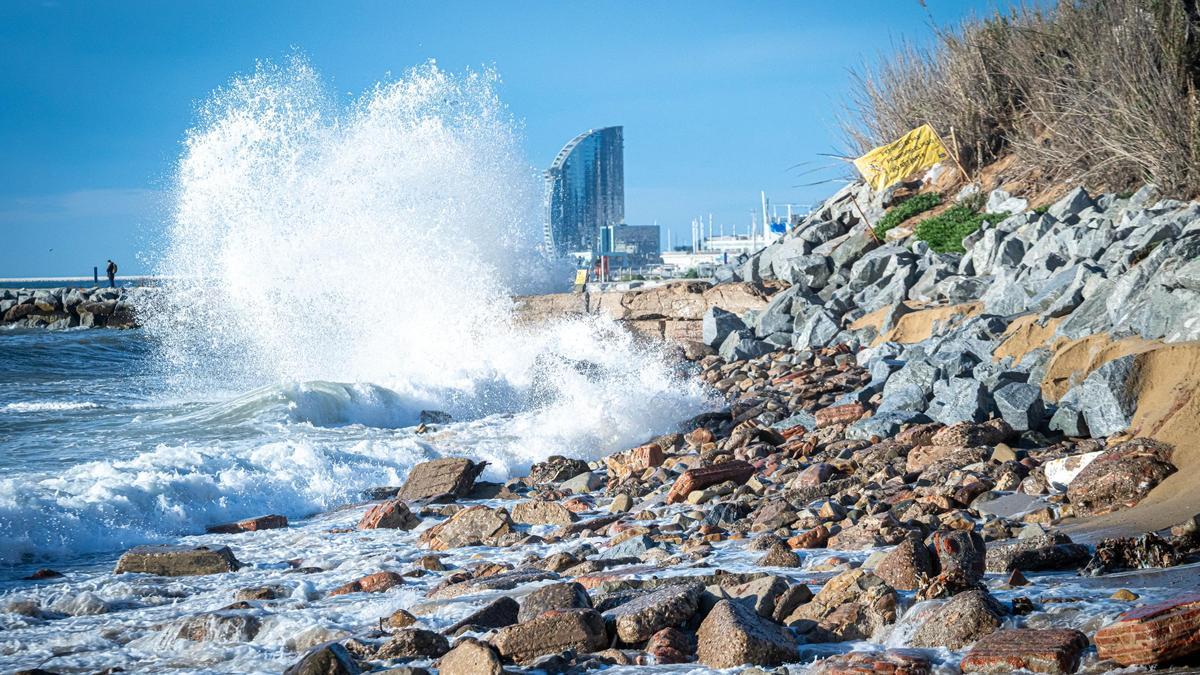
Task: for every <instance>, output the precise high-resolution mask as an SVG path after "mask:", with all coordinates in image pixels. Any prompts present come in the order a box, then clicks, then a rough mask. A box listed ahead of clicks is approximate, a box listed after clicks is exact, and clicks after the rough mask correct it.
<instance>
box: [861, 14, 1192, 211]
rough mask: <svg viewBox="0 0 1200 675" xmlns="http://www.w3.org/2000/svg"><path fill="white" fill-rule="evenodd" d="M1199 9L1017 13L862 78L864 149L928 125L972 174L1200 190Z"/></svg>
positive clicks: (941, 36)
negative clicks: (1010, 165) (999, 170)
mask: <svg viewBox="0 0 1200 675" xmlns="http://www.w3.org/2000/svg"><path fill="white" fill-rule="evenodd" d="M1196 5H1197V0H1077V1H1075V2H1067V1H1064V2H1061V3H1060V4H1059V5H1058V6H1057V7H1055V8H1053V9H1038V8H1035V7H1030V6H1022V7H1018V8H1016V9H1013V10H1011V11H1009V12H1007V13H996V14H993V15H990V16H987V17H984V18H980V19H972V20H970V21H967V22H966V23H964V24H962V25H960V26H957V27H954V28H950V29H938V30H937V39H936V40H935V42H934V44H933V46H932V47H930V48H928V49H919V48H915V47H912V46H902V47H900V48H899V49H898V50H897V52H896V53H895V54H894V55H891V56H888V57H886V58H883V59H881V62H880V65H879V66H877V67H874V68H864V69H862V70H860V71H859V72H858V73H856V75H855V77H856V81H857V84H858V92H857V95H856V96H855V97H854V99H853V100H852V101H851V102H850V109H851V113H852V117H851V119H850V122H849V123H848V124H847V125H845V127H844V128H845V130H846V132H847V135H848V137H849V138H850V140H851V142H852V143H853V144H855V145H856V146H858V148H859V149H860V150H865V149H867V148H870V147H872V146H875V145H879V144H881V143H886V142H888V141H891V140H893V139H895V138H897V137H899V136H900V135H902V134H903V133H905V132H906V131H908V130H910V129H912V128H913V127H916V126H918V125H920V124H923V123H926V122H928V123H931V124H932V125H933V126H934V128H936V129H938V130H939V132H941V133H942V135H943V138H945V139H946V141H947V142H949V141H950V137H951V133H950V132H951V130H953V139H954V141H955V144H956V150H957V152H958V155H959V158H960V159H961V161H962V162H963V164H964V165H966V166H967V168H968V170H975V169H978V168H979V167H982V166H984V165H986V164H987V163H989V162H991V161H992V160H994V159H996V158H997V157H999V156H1000V155H1001V154H1003V153H1005V152H1009V151H1015V152H1016V153H1017V154H1018V156H1019V157H1020V158H1021V159H1022V160H1023V163H1024V164H1025V165H1026V166H1027V168H1029V169H1031V170H1035V171H1036V172H1037V173H1038V174H1040V175H1041V176H1042V177H1043V179H1044V180H1045V181H1047V182H1051V181H1056V180H1068V179H1069V180H1076V181H1082V182H1085V183H1088V184H1091V185H1103V186H1108V187H1112V188H1124V187H1133V186H1135V185H1136V184H1137V183H1140V182H1143V181H1152V182H1155V183H1157V184H1158V185H1159V186H1160V187H1162V188H1163V189H1164V190H1165V191H1167V192H1169V193H1172V194H1177V195H1181V196H1192V195H1195V194H1196V193H1197V192H1198V191H1200V98H1198V95H1197V88H1198V87H1197V84H1198V83H1200V47H1198V42H1200V40H1198V38H1200V12H1198V11H1197V8H1196Z"/></svg>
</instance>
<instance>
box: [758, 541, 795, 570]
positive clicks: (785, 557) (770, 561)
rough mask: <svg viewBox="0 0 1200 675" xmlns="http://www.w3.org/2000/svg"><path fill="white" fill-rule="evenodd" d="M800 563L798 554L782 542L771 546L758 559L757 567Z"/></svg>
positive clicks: (788, 565)
mask: <svg viewBox="0 0 1200 675" xmlns="http://www.w3.org/2000/svg"><path fill="white" fill-rule="evenodd" d="M800 563H801V559H800V556H798V555H796V553H795V552H794V551H792V549H790V548H788V547H787V545H786V544H782V543H779V544H775V545H774V546H772V547H771V549H770V550H769V551H767V554H766V555H764V556H763V557H762V558H759V560H758V566H759V567H799V566H800Z"/></svg>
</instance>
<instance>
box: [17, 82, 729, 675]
mask: <svg viewBox="0 0 1200 675" xmlns="http://www.w3.org/2000/svg"><path fill="white" fill-rule="evenodd" d="M497 85H498V78H497V77H496V76H495V74H494V73H490V72H487V71H481V72H463V73H449V72H446V71H443V70H441V69H439V68H438V67H437V66H436V65H433V64H425V65H422V66H419V67H417V68H414V69H412V70H411V71H409V72H407V73H405V74H403V75H401V76H398V77H396V78H394V79H391V80H388V81H384V82H380V83H379V84H377V85H376V86H374V87H372V88H370V89H369V90H367V91H365V92H363V93H362V94H361V95H358V96H355V97H352V98H350V99H349V100H347V99H346V98H345V97H344V95H342V94H340V93H337V92H335V91H334V90H333V89H332V88H331V87H330V86H329V85H328V83H327V82H326V81H324V80H323V79H322V78H321V76H320V75H319V74H318V73H317V72H316V71H315V69H314V68H312V67H311V65H310V64H308V63H307V62H306V61H304V60H303V59H301V58H294V59H292V60H289V61H287V62H284V63H280V64H270V63H264V64H260V65H259V66H258V68H257V69H256V70H255V71H254V72H253V73H251V74H248V75H245V76H241V77H237V78H234V79H233V80H231V81H230V82H229V83H228V84H226V85H225V86H222V87H220V88H219V89H217V90H216V91H214V93H213V94H212V96H211V97H210V99H209V100H208V101H206V102H205V103H204V104H203V105H202V106H201V107H200V109H199V110H198V112H197V123H196V126H195V127H194V128H192V129H190V130H188V131H187V133H186V135H185V139H184V143H183V147H184V149H183V152H182V155H181V157H180V160H179V163H178V167H177V169H176V175H175V176H174V178H173V181H172V183H173V190H172V192H171V195H170V200H171V204H172V206H171V208H170V209H169V214H168V216H167V217H166V220H165V222H163V223H161V224H160V225H161V226H160V228H159V231H160V234H159V236H158V237H157V238H156V239H155V241H154V242H153V243H152V244H150V245H149V246H148V251H147V256H149V257H150V258H151V259H153V260H154V261H155V262H154V269H153V271H152V272H153V276H155V277H156V278H157V279H158V281H157V283H156V288H155V292H154V293H153V294H152V295H153V298H154V300H153V301H152V302H147V303H146V306H139V307H138V312H139V317H140V320H141V324H142V327H140V328H138V329H134V330H108V329H94V330H88V329H80V330H55V331H50V330H42V329H37V330H34V329H12V328H10V329H7V330H3V331H0V671H9V670H14V669H19V668H34V667H41V668H46V669H50V670H57V671H64V672H94V671H97V670H100V669H102V668H107V667H115V666H119V667H121V668H124V669H126V670H132V671H145V672H162V671H167V670H170V671H179V672H278V671H280V670H282V669H283V668H284V667H286V665H287V664H288V663H290V662H291V661H294V660H295V659H296V658H297V654H298V652H297V650H302V649H303V648H305V647H307V646H310V644H316V643H318V642H321V641H324V640H325V639H330V636H335V635H339V634H341V632H346V631H357V630H361V628H362V626H363V625H371V624H372V623H373V622H376V621H377V620H378V619H379V618H380V617H386V616H387V615H388V614H389V613H390V612H392V611H394V610H395V609H398V608H400V607H403V606H407V605H409V604H412V603H415V602H416V601H417V599H418V598H419V596H420V594H419V593H417V592H416V591H405V592H401V593H388V594H383V595H384V596H387V597H378V598H370V599H368V600H366V601H363V600H362V598H358V599H356V600H354V601H353V602H346V601H344V600H337V599H330V600H329V601H324V600H322V601H318V599H319V598H320V597H322V596H323V594H324V592H325V591H327V590H328V589H327V588H325V587H326V586H328V585H330V584H334V585H336V584H339V583H345V582H346V581H348V580H350V579H353V578H356V575H357V576H361V575H363V574H366V573H370V572H373V571H377V570H378V569H381V568H383V569H391V568H393V567H394V566H401V565H403V563H404V561H406V560H411V559H415V558H416V557H418V556H420V555H423V554H424V553H426V552H427V551H422V550H421V549H420V548H419V547H417V546H416V542H415V534H413V535H411V536H410V535H409V534H408V533H396V532H392V533H385V535H384V536H377V533H368V534H365V535H358V536H352V537H340V538H337V537H334V536H332V535H331V534H330V533H329V530H330V529H335V528H337V527H347V526H349V527H352V526H353V525H354V523H355V522H356V519H357V518H358V517H359V516H361V513H360V512H359V511H361V509H358V510H355V509H353V508H350V507H351V505H356V504H362V503H363V501H364V499H365V496H364V495H365V491H366V490H368V489H370V488H373V487H380V486H398V485H401V484H402V483H403V481H404V479H405V478H406V476H407V475H408V472H409V471H410V470H411V468H412V467H413V466H414V465H416V464H417V463H419V462H422V461H425V460H429V459H433V458H437V457H444V456H464V457H470V458H472V459H475V460H479V461H485V462H487V468H486V470H485V472H484V474H483V475H482V476H481V480H488V481H495V482H501V481H504V480H506V479H508V478H510V477H514V476H520V475H523V474H524V472H525V471H526V470H527V469H528V468H529V467H530V466H531V465H532V464H533V463H535V462H538V461H541V460H544V459H546V458H548V457H550V456H552V455H565V456H570V457H578V458H583V459H588V460H595V459H598V458H600V457H602V456H604V455H605V454H607V453H610V452H613V451H617V450H621V449H624V448H628V447H633V446H634V445H637V444H640V443H642V442H645V440H646V439H648V438H649V437H651V436H653V435H654V434H658V433H663V432H667V431H671V430H674V429H675V428H676V427H677V426H678V425H679V424H680V422H682V421H684V420H686V419H688V418H690V417H692V416H694V415H696V414H699V413H701V412H704V411H706V410H710V409H712V408H713V406H714V405H716V399H715V397H714V396H713V393H712V392H710V391H706V390H705V389H703V388H702V387H701V386H699V385H698V384H696V383H695V382H694V380H693V379H691V378H689V377H688V372H686V371H685V370H683V369H681V367H680V366H679V365H678V363H677V362H676V360H674V359H672V358H670V357H669V355H668V354H666V353H665V352H664V351H663V350H662V349H661V348H659V347H657V346H654V345H650V344H646V343H644V342H641V341H639V340H636V339H635V338H633V337H632V336H630V335H629V334H628V333H627V332H626V331H624V330H621V329H620V328H618V327H617V326H616V325H614V324H612V323H611V322H609V321H606V320H604V319H601V318H591V317H588V318H577V319H564V320H561V321H554V322H550V323H547V324H539V325H523V324H522V323H521V322H520V321H519V320H518V319H517V317H516V315H515V314H514V311H513V309H514V304H513V299H512V298H513V296H516V295H520V294H524V293H534V292H542V291H547V290H566V289H568V288H569V284H570V280H571V277H572V275H571V274H570V272H571V271H570V270H567V269H563V268H562V267H561V265H558V264H556V263H553V262H551V261H549V260H548V259H546V258H545V257H544V256H543V255H542V254H541V253H540V249H539V244H540V242H541V236H542V234H541V226H540V214H541V204H540V192H539V190H540V187H539V185H540V184H539V180H540V178H539V175H538V172H537V171H536V170H534V169H533V168H532V167H531V166H530V165H529V163H528V162H527V161H526V160H525V159H524V158H523V155H522V152H521V150H520V125H519V124H518V123H517V122H516V121H514V119H513V118H512V116H511V115H510V114H509V113H508V111H507V109H506V108H505V107H504V106H503V105H502V104H501V102H500V100H499V97H498V95H497ZM51 283H52V282H51ZM428 411H436V412H438V413H444V415H437V416H435V417H436V418H437V419H439V420H442V421H440V422H439V423H436V424H428V425H426V426H425V427H424V428H418V425H419V423H420V422H421V420H422V413H424V412H428ZM445 415H449V419H450V420H451V421H449V422H445V421H444V420H445V419H446V417H445ZM425 419H432V418H431V417H430V416H428V415H426V417H425ZM265 514H281V515H285V516H287V517H288V519H289V520H290V521H291V524H292V525H291V527H289V528H287V529H286V530H276V531H269V532H260V533H255V534H254V535H253V536H242V537H240V538H238V539H237V540H236V541H235V542H233V543H232V545H233V548H234V549H235V553H236V555H237V556H238V558H239V560H241V561H242V562H243V563H244V564H245V565H246V566H247V567H246V568H244V569H243V570H242V571H240V572H239V573H238V574H236V575H224V576H227V577H229V578H228V579H224V578H221V579H214V578H207V581H205V580H204V579H199V578H197V579H158V578H143V577H141V576H138V575H134V577H130V575H120V576H116V575H113V574H111V572H112V570H113V566H114V565H115V563H116V561H117V559H118V557H119V556H120V555H121V553H122V552H123V551H125V550H127V549H128V548H130V547H133V546H136V545H139V544H157V543H188V544H197V543H206V542H208V543H215V542H218V541H220V542H221V543H226V544H229V543H231V542H229V541H228V539H227V537H226V538H224V539H223V538H221V537H217V536H213V535H206V534H204V533H205V528H206V526H210V525H213V524H218V523H224V522H229V521H234V520H238V519H243V518H248V517H254V516H259V515H265ZM525 554H526V553H522V552H515V551H514V552H512V553H511V556H513V557H514V561H513V562H517V559H516V558H517V557H519V556H522V555H525ZM469 555H471V554H470V553H466V554H464V556H469ZM289 561H292V563H295V562H297V561H303V565H304V566H309V567H311V566H316V567H320V568H323V569H325V570H327V572H326V573H325V574H322V575H316V576H314V577H306V578H301V577H299V576H297V577H295V583H294V584H292V583H289V584H288V586H289V588H288V593H289V595H290V597H291V600H289V601H288V602H287V603H286V608H283V607H281V608H279V610H278V611H273V612H271V613H270V614H271V615H270V617H269V618H267V619H265V621H266V625H265V626H264V628H263V630H262V631H260V632H259V633H258V635H257V636H256V637H255V638H254V639H253V640H252V641H251V640H245V641H239V640H237V639H230V640H228V641H215V642H203V643H193V642H190V641H188V640H179V639H176V637H175V635H174V632H177V630H175V631H174V632H173V629H172V628H171V626H172V625H174V624H173V623H172V622H175V621H178V620H181V619H183V618H186V617H187V616H192V615H196V614H198V613H203V612H205V611H212V610H217V609H219V608H221V607H223V606H226V605H228V604H230V602H232V597H233V594H234V592H235V591H236V589H237V588H241V587H245V586H247V585H254V584H255V582H256V581H258V582H259V583H265V582H266V581H267V580H272V579H274V580H278V579H279V577H280V574H281V572H283V571H285V570H287V569H291V566H292V565H291V564H290V563H289ZM466 562H467V561H466V560H465V559H464V561H463V563H464V564H466ZM42 568H48V569H52V570H54V571H56V572H59V573H61V574H63V575H65V576H64V577H61V578H58V579H55V580H51V581H49V582H44V583H43V582H38V583H32V582H30V581H28V580H25V577H27V576H29V575H31V574H32V573H33V572H35V571H36V570H38V569H42ZM330 587H332V586H330ZM380 603H382V604H380ZM164 626H167V628H164Z"/></svg>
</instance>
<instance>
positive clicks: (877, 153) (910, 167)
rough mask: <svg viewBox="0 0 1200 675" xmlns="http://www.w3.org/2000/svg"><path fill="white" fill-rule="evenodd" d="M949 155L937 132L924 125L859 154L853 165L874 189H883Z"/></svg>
mask: <svg viewBox="0 0 1200 675" xmlns="http://www.w3.org/2000/svg"><path fill="white" fill-rule="evenodd" d="M949 156H950V153H949V152H947V151H946V146H944V145H942V140H941V139H940V138H938V135H937V132H936V131H934V130H933V127H931V126H929V125H928V124H924V125H921V126H919V127H917V128H916V129H913V130H912V131H910V132H908V133H907V134H904V135H903V136H901V137H900V139H899V140H897V141H893V142H891V143H888V144H887V145H881V146H879V147H878V148H875V149H874V150H872V151H870V152H868V153H867V154H865V155H863V156H862V157H859V158H858V159H856V160H854V166H855V167H856V168H857V169H858V172H859V173H861V174H862V176H863V178H864V179H866V181H867V184H868V185H870V186H871V189H872V190H882V189H883V188H885V187H887V186H889V185H892V184H894V183H896V182H898V181H901V180H904V179H905V178H907V177H909V176H911V175H913V174H914V173H917V172H918V171H924V170H925V169H928V168H929V167H931V166H933V165H934V164H937V163H938V162H940V161H942V160H943V159H946V158H947V157H949Z"/></svg>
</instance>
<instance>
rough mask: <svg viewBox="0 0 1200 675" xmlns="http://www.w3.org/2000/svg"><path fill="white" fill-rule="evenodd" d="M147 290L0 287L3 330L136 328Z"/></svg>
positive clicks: (0, 323) (0, 317)
mask: <svg viewBox="0 0 1200 675" xmlns="http://www.w3.org/2000/svg"><path fill="white" fill-rule="evenodd" d="M147 292H148V289H144V288H100V287H96V288H74V287H62V288H0V328H49V329H63V328H134V327H136V326H137V319H136V316H135V311H134V310H135V308H136V307H137V306H138V305H139V304H142V303H143V302H144V297H143V296H144V294H145V293H147Z"/></svg>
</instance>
